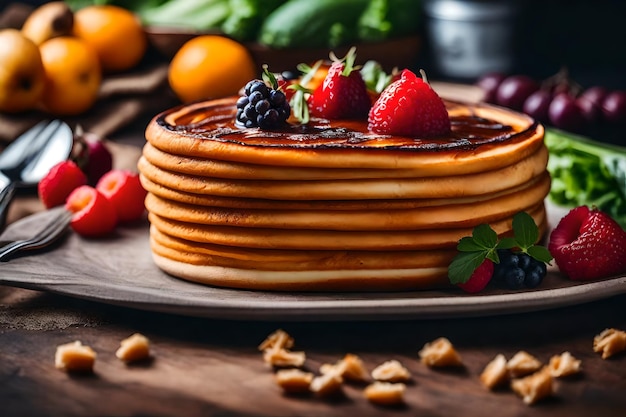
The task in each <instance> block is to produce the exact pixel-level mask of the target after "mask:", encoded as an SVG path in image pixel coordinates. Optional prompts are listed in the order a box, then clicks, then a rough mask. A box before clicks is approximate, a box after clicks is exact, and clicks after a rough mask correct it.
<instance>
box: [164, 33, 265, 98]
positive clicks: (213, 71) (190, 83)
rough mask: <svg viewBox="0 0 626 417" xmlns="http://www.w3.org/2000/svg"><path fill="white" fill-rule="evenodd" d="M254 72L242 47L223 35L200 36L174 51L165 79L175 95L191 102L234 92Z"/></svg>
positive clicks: (252, 65)
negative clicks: (166, 78)
mask: <svg viewBox="0 0 626 417" xmlns="http://www.w3.org/2000/svg"><path fill="white" fill-rule="evenodd" d="M256 73H257V71H256V64H255V62H254V60H253V59H252V56H251V55H250V53H249V52H248V50H247V49H246V47H245V46H243V45H242V44H240V43H239V42H236V41H234V40H232V39H229V38H226V37H224V36H219V35H201V36H197V37H195V38H193V39H191V40H189V41H187V42H186V43H185V44H184V45H183V46H181V48H180V49H179V50H178V52H176V54H175V55H174V57H173V58H172V61H171V62H170V66H169V73H168V79H169V83H170V86H171V87H172V90H174V92H175V93H176V95H177V96H178V98H179V99H180V100H181V101H183V102H191V101H197V100H201V99H207V98H219V97H226V96H230V95H234V94H237V92H238V91H239V89H240V88H241V87H243V86H245V84H246V83H247V82H248V81H250V80H251V79H253V78H255V76H256Z"/></svg>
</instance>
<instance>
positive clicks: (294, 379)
mask: <svg viewBox="0 0 626 417" xmlns="http://www.w3.org/2000/svg"><path fill="white" fill-rule="evenodd" d="M311 381H313V374H312V373H311V372H304V371H302V370H300V369H296V368H292V369H281V370H279V371H277V372H276V383H277V384H278V385H279V386H280V387H281V388H282V389H283V391H285V392H287V393H289V394H303V393H306V392H309V387H310V386H311Z"/></svg>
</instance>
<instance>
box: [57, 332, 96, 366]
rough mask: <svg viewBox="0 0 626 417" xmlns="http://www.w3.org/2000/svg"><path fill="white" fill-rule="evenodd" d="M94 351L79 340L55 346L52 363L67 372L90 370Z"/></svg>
mask: <svg viewBox="0 0 626 417" xmlns="http://www.w3.org/2000/svg"><path fill="white" fill-rule="evenodd" d="M96 356H97V355H96V352H94V350H93V349H92V348H91V347H89V346H86V345H83V344H82V343H81V342H80V341H79V340H76V341H75V342H71V343H66V344H63V345H59V346H57V349H56V353H55V356H54V365H55V367H56V368H57V369H62V370H64V371H67V372H92V371H93V365H94V363H95V361H96Z"/></svg>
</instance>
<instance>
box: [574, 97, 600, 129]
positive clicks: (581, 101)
mask: <svg viewBox="0 0 626 417" xmlns="http://www.w3.org/2000/svg"><path fill="white" fill-rule="evenodd" d="M576 105H577V106H578V108H579V109H580V112H581V114H582V116H583V117H584V119H585V120H586V121H587V123H588V124H590V125H593V124H594V123H597V122H598V121H600V119H601V117H602V108H601V107H600V106H598V105H596V104H595V103H594V102H593V101H591V100H588V99H587V98H586V97H583V96H580V97H578V98H577V99H576Z"/></svg>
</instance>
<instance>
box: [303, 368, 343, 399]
mask: <svg viewBox="0 0 626 417" xmlns="http://www.w3.org/2000/svg"><path fill="white" fill-rule="evenodd" d="M342 384H343V378H342V377H341V375H339V374H338V373H336V372H329V373H326V374H322V375H320V376H316V377H315V378H313V380H312V381H311V385H310V389H311V392H314V393H315V394H317V395H318V396H320V397H328V396H331V395H336V394H338V393H340V392H341V391H342Z"/></svg>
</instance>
